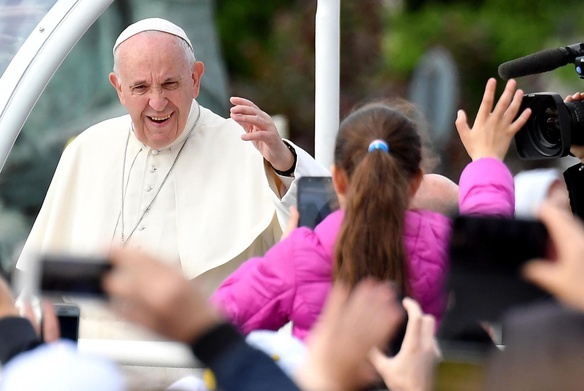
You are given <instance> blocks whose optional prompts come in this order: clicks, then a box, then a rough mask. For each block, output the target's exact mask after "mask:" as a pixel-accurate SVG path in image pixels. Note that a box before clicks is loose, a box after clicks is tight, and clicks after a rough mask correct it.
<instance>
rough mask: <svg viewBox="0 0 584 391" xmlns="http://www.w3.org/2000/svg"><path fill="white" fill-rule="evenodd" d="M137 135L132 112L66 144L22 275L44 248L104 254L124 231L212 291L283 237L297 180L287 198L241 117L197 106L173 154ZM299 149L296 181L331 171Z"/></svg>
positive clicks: (287, 181)
mask: <svg viewBox="0 0 584 391" xmlns="http://www.w3.org/2000/svg"><path fill="white" fill-rule="evenodd" d="M199 113H200V116H199ZM197 118H198V120H197ZM130 129H131V119H130V116H129V115H124V116H121V117H117V118H113V119H109V120H106V121H103V122H101V123H99V124H97V125H94V126H92V127H90V128H88V129H87V130H85V131H84V132H82V133H81V134H80V135H79V136H77V137H76V138H75V139H74V140H73V141H72V142H71V143H70V144H69V145H68V146H67V148H66V149H65V151H64V152H63V155H62V157H61V160H60V161H59V164H58V167H57V170H56V171H55V175H54V177H53V180H52V182H51V185H50V187H49V190H48V192H47V195H46V197H45V200H44V202H43V205H42V208H41V210H40V213H39V215H38V216H37V219H36V221H35V223H34V225H33V228H32V230H31V232H30V235H29V237H28V239H27V241H26V243H25V245H24V248H23V250H22V253H21V256H20V258H19V260H18V263H17V268H18V269H20V270H23V271H26V270H27V263H28V262H31V261H32V260H33V259H35V257H36V255H37V254H38V253H39V252H67V253H77V254H87V253H89V254H94V253H103V252H104V251H105V250H107V248H109V246H110V245H112V244H113V245H118V244H120V243H121V240H122V226H123V231H124V236H125V238H128V236H129V239H127V243H128V244H129V245H132V246H137V247H140V248H142V249H143V250H147V251H150V252H152V253H154V254H156V255H158V256H160V257H161V258H162V259H165V260H166V261H168V262H170V263H174V264H176V265H177V266H178V265H180V267H181V268H182V270H183V272H184V275H185V276H186V277H188V278H194V277H197V276H201V277H199V279H201V282H200V283H201V284H202V285H203V287H204V289H205V291H206V292H207V293H210V292H211V291H212V290H214V289H215V288H216V287H217V286H218V284H220V282H221V281H222V280H223V279H224V278H225V277H226V276H227V275H228V274H229V273H231V271H232V270H234V269H235V268H237V266H239V265H240V264H241V262H243V261H245V260H247V259H249V258H250V257H252V256H257V255H263V254H264V253H265V251H266V250H267V249H269V248H270V247H271V246H272V245H273V244H274V243H276V242H277V240H279V238H280V235H281V233H282V229H283V227H285V224H286V223H287V219H288V217H289V206H290V205H295V204H296V183H295V181H293V179H292V178H284V177H279V178H280V179H281V181H282V183H280V184H279V186H280V189H282V188H283V190H284V191H285V194H284V196H283V197H281V198H280V197H279V195H278V188H277V186H278V184H276V181H275V177H276V176H275V174H272V173H271V172H270V171H272V170H271V168H270V167H269V164H267V163H266V162H265V161H264V159H263V157H262V156H261V154H260V153H259V151H258V150H257V149H256V148H255V147H254V146H253V144H252V143H251V142H248V141H243V140H241V137H240V136H241V135H242V134H243V133H244V130H243V128H242V127H241V126H240V125H238V124H237V123H236V122H235V121H233V120H231V119H225V118H222V117H220V116H218V115H216V114H214V113H213V112H211V111H210V110H208V109H206V108H203V107H200V106H199V105H198V104H197V103H196V101H194V100H193V105H192V106H191V112H190V115H189V119H188V121H187V125H186V127H185V130H184V131H183V133H182V134H181V136H180V137H179V138H178V139H177V140H175V141H174V142H173V143H172V144H171V145H170V146H169V147H167V148H163V149H153V148H150V147H147V146H145V145H144V144H142V143H141V142H140V141H139V140H138V139H136V137H135V136H134V134H133V132H132V131H130ZM191 129H192V132H190V130H191ZM183 143H184V148H183V149H182V152H180V156H178V158H177V154H178V152H179V150H180V149H181V147H182V145H183ZM291 144H292V143H291ZM292 145H293V144H292ZM294 147H295V150H296V152H297V155H298V160H297V165H296V170H295V173H294V175H295V177H296V178H299V177H301V176H308V175H330V173H329V172H328V170H326V169H325V168H324V167H322V166H321V165H320V164H318V163H317V162H316V161H315V160H314V159H313V158H312V157H311V156H310V155H309V154H308V153H307V152H305V151H304V150H302V149H301V148H299V147H297V146H294ZM175 160H176V162H175ZM124 161H125V162H124ZM173 162H175V164H174V167H173V168H172V169H171V167H172V165H173ZM124 163H125V164H124ZM167 175H168V177H167V178H166V180H165V179H164V178H165V177H166V176H167ZM163 181H164V183H162V182H163ZM161 184H162V186H161ZM122 187H123V188H124V190H123V191H122ZM286 188H288V189H287V191H286ZM122 199H123V201H122ZM153 199H154V201H152V200H153ZM122 205H123V209H124V214H123V218H122V214H121V211H122ZM148 205H150V208H149V210H148V211H147V212H146V213H145V214H144V216H143V217H142V219H141V220H140V217H141V216H142V212H143V210H144V208H146V207H147V206H148ZM134 228H135V229H134ZM132 231H133V232H132Z"/></svg>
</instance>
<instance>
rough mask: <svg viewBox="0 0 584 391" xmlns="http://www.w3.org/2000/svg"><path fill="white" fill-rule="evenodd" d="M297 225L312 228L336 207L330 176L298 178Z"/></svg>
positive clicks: (335, 196)
mask: <svg viewBox="0 0 584 391" xmlns="http://www.w3.org/2000/svg"><path fill="white" fill-rule="evenodd" d="M297 207H298V214H299V220H298V226H302V227H309V228H314V227H316V226H317V225H318V224H319V223H320V222H321V221H322V220H324V218H325V217H326V216H328V215H329V214H330V213H331V212H333V211H334V210H336V209H338V201H337V195H336V193H335V189H334V187H333V183H332V178H331V177H324V176H323V177H321V176H305V177H301V178H299V179H298V205H297Z"/></svg>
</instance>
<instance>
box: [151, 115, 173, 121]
mask: <svg viewBox="0 0 584 391" xmlns="http://www.w3.org/2000/svg"><path fill="white" fill-rule="evenodd" d="M148 118H150V119H151V120H152V121H154V122H158V123H161V122H164V121H166V120H167V119H169V118H170V114H169V115H165V116H164V117H148Z"/></svg>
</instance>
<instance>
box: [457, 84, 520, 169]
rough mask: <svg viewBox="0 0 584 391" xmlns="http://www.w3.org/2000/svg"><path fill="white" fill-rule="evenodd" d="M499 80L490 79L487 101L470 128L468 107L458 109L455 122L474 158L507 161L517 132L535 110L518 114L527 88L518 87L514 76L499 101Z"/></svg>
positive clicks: (485, 96) (485, 93) (470, 154)
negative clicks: (465, 109) (508, 152)
mask: <svg viewBox="0 0 584 391" xmlns="http://www.w3.org/2000/svg"><path fill="white" fill-rule="evenodd" d="M496 87H497V81H496V80H495V79H494V78H490V79H489V80H488V81H487V85H486V87H485V92H484V94H483V100H482V102H481V105H480V107H479V110H478V113H477V115H476V118H475V121H474V124H473V126H472V128H470V126H469V124H468V121H467V115H466V113H465V112H464V110H459V111H458V116H457V118H456V121H455V124H456V129H457V130H458V134H459V136H460V140H461V141H462V143H463V145H464V148H465V149H466V151H467V153H468V155H469V156H470V158H471V159H472V160H473V161H474V160H477V159H481V158H484V157H492V158H495V159H499V160H501V161H502V160H503V159H504V158H505V155H506V154H507V151H508V150H509V146H510V144H511V140H512V139H513V136H514V135H515V133H517V132H518V131H519V129H521V127H523V125H525V123H526V122H527V119H528V118H529V116H530V115H531V109H529V108H528V109H525V110H524V111H523V112H522V113H521V114H520V115H519V116H517V114H518V112H519V109H520V107H521V100H522V99H523V91H522V90H519V89H518V90H516V87H517V83H516V81H515V80H513V79H511V80H509V81H508V82H507V85H506V86H505V90H504V91H503V93H502V94H501V97H500V98H499V101H498V102H497V104H496V105H495V107H494V108H493V105H494V103H495V89H496Z"/></svg>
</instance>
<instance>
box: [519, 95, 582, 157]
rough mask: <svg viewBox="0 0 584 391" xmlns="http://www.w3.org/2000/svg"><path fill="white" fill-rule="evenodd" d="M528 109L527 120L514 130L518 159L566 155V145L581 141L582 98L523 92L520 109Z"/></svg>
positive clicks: (580, 142) (568, 148)
mask: <svg viewBox="0 0 584 391" xmlns="http://www.w3.org/2000/svg"><path fill="white" fill-rule="evenodd" d="M526 108H530V109H531V116H530V117H529V119H528V120H527V123H526V124H525V125H524V126H523V128H521V130H519V132H517V134H515V147H516V149H517V154H518V155H519V157H520V158H521V159H526V160H534V159H554V158H559V157H563V156H567V155H568V154H569V153H570V146H572V145H584V101H574V102H564V101H563V99H562V98H561V97H560V96H559V95H558V94H552V93H545V92H536V93H532V94H525V95H524V96H523V100H522V103H521V110H520V111H519V113H522V112H523V110H525V109H526Z"/></svg>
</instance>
